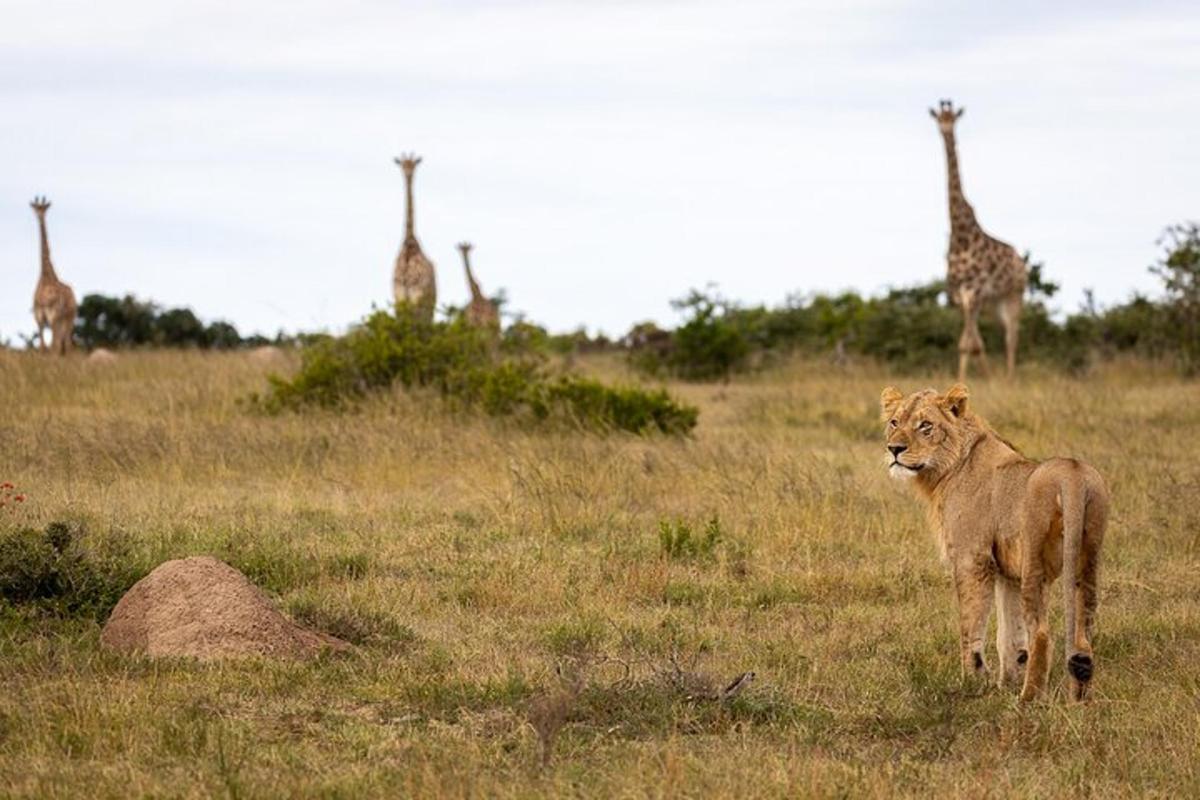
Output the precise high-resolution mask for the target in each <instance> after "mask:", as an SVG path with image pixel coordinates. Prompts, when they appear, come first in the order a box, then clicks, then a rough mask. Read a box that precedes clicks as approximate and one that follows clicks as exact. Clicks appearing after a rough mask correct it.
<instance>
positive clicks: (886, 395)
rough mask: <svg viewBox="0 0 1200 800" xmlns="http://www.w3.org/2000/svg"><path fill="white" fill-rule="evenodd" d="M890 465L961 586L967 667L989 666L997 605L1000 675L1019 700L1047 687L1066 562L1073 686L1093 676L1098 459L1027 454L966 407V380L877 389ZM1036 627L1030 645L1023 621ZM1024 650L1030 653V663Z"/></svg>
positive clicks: (1103, 498)
mask: <svg viewBox="0 0 1200 800" xmlns="http://www.w3.org/2000/svg"><path fill="white" fill-rule="evenodd" d="M880 402H881V406H882V408H883V420H884V423H885V424H886V426H887V451H888V470H889V472H890V473H891V475H892V477H894V478H904V479H910V480H911V481H912V483H913V484H914V485H915V487H916V489H917V491H918V493H919V494H920V495H921V497H923V498H924V500H925V502H926V506H927V512H928V517H929V522H930V525H931V526H932V527H933V530H934V533H935V535H936V536H937V538H938V544H939V545H940V547H941V551H942V558H943V560H944V561H945V562H946V563H947V564H948V565H949V567H950V570H951V573H952V575H953V578H954V587H955V591H956V593H957V595H958V619H959V623H958V626H959V641H960V646H961V655H962V665H963V669H964V670H965V671H967V672H968V673H974V674H977V675H986V674H987V672H988V669H987V663H986V660H985V659H984V656H983V650H984V644H983V638H984V635H985V634H986V632H987V622H988V615H989V613H990V611H991V605H992V595H993V591H994V592H995V601H996V605H997V625H996V645H997V649H998V650H999V654H1000V675H999V679H1000V682H1001V683H1002V684H1003V683H1006V682H1013V683H1015V682H1017V681H1018V680H1019V678H1020V674H1021V669H1022V667H1025V684H1024V687H1023V688H1022V690H1021V699H1022V700H1032V699H1034V698H1035V697H1037V696H1038V694H1039V693H1041V692H1042V691H1044V690H1045V688H1046V680H1047V677H1048V674H1049V671H1050V669H1049V667H1050V652H1051V647H1050V631H1049V624H1048V622H1047V608H1046V601H1045V594H1046V589H1047V588H1049V586H1050V584H1051V583H1053V582H1054V579H1055V578H1057V577H1058V574H1059V572H1065V573H1066V574H1065V576H1064V579H1063V584H1064V586H1063V589H1064V600H1065V602H1066V628H1067V631H1066V651H1067V652H1066V656H1067V672H1068V674H1069V675H1070V689H1071V697H1072V698H1073V699H1075V700H1083V699H1084V698H1085V696H1086V695H1087V690H1088V683H1089V681H1091V678H1092V664H1093V662H1092V644H1091V640H1092V625H1093V621H1094V618H1095V612H1096V571H1097V568H1098V566H1099V557H1100V544H1101V542H1102V540H1103V539H1104V526H1105V523H1106V521H1107V519H1108V503H1109V498H1108V489H1107V488H1106V487H1105V485H1104V479H1103V478H1101V477H1100V473H1098V472H1096V470H1095V469H1093V468H1092V467H1090V466H1088V465H1087V464H1084V463H1083V462H1081V461H1076V460H1074V459H1070V458H1053V459H1050V460H1049V461H1043V462H1041V463H1038V462H1035V461H1030V460H1029V459H1027V458H1025V457H1024V456H1022V455H1021V454H1020V453H1019V452H1017V449H1016V448H1015V447H1013V446H1012V445H1011V444H1009V443H1008V442H1006V441H1005V440H1004V439H1002V438H1000V436H999V435H998V434H997V433H996V432H995V431H994V430H992V428H991V427H990V426H989V425H988V424H987V423H986V422H984V421H983V419H981V418H980V417H978V416H976V415H975V414H973V413H971V412H970V411H968V410H967V388H966V387H965V386H963V385H962V384H957V385H955V386H954V387H953V388H951V389H950V390H949V391H948V392H946V393H945V394H938V393H937V392H936V391H934V390H933V389H926V390H924V391H921V392H917V393H915V394H911V395H909V396H907V397H905V396H904V395H903V394H902V393H901V392H899V391H898V390H896V389H894V388H892V387H888V388H887V389H884V390H883V395H882V397H881V398H880ZM1027 630H1031V631H1033V641H1032V643H1030V644H1028V648H1029V649H1028V651H1027V650H1026V647H1027V640H1026V631H1027ZM1027 661H1028V664H1026V662H1027Z"/></svg>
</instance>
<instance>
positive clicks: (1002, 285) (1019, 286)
mask: <svg viewBox="0 0 1200 800" xmlns="http://www.w3.org/2000/svg"><path fill="white" fill-rule="evenodd" d="M964 110H965V109H962V108H959V109H955V108H954V104H953V103H951V102H950V101H949V100H941V101H939V103H938V110H937V111H934V110H933V109H932V108H931V109H929V114H930V116H932V117H933V118H934V119H935V120H937V124H938V128H939V130H941V132H942V140H943V142H944V143H945V145H946V172H947V175H948V179H949V185H950V247H949V249H948V250H947V252H946V293H947V294H948V295H949V297H950V302H952V303H954V304H955V305H957V306H958V307H959V309H961V310H962V315H963V332H962V336H960V337H959V340H958V378H959V380H964V379H965V378H966V374H967V362H968V361H969V360H970V357H971V356H973V355H977V356H979V359H980V364H981V366H982V367H983V371H984V373H985V374H986V373H987V370H988V365H987V355H986V354H985V353H984V350H983V337H981V336H980V335H979V312H980V311H981V310H982V309H983V308H985V307H988V306H991V305H995V307H996V310H997V311H998V313H999V315H1000V323H1001V324H1002V325H1003V326H1004V350H1005V357H1006V360H1007V366H1008V374H1009V375H1010V376H1011V375H1012V374H1013V370H1015V369H1016V367H1017V336H1018V329H1019V326H1020V324H1021V303H1022V301H1023V298H1024V295H1025V283H1026V280H1027V274H1026V273H1027V268H1026V266H1025V259H1023V258H1021V256H1020V255H1019V254H1018V253H1017V251H1016V249H1015V248H1013V246H1012V245H1010V244H1007V243H1005V242H1002V241H1000V240H999V239H996V238H994V237H992V236H990V235H989V234H988V233H986V232H985V231H984V230H983V228H981V227H979V223H978V222H977V221H976V220H975V210H974V209H973V208H971V204H970V203H968V202H967V198H966V197H965V196H963V191H962V182H961V180H960V178H959V175H958V152H957V150H956V149H955V143H954V123H955V122H957V121H958V118H959V117H961V116H962V115H963V111H964Z"/></svg>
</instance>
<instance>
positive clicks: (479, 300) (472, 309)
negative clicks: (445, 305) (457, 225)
mask: <svg viewBox="0 0 1200 800" xmlns="http://www.w3.org/2000/svg"><path fill="white" fill-rule="evenodd" d="M471 247H472V245H471V243H470V242H461V243H460V244H459V245H458V249H459V250H461V251H462V257H463V267H464V268H465V269H466V271H467V285H468V286H469V287H470V288H471V302H470V303H468V304H467V307H466V310H465V311H464V312H463V315H464V316H465V317H466V319H467V322H469V323H470V324H472V325H475V326H477V327H480V328H487V329H489V330H493V331H496V332H499V330H500V310H499V309H498V308H496V304H495V303H494V302H492V301H491V300H489V299H488V298H487V297H485V296H484V294H483V290H482V289H480V288H479V281H477V280H475V273H473V272H472V271H471Z"/></svg>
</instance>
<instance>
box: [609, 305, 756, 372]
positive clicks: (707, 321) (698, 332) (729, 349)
mask: <svg viewBox="0 0 1200 800" xmlns="http://www.w3.org/2000/svg"><path fill="white" fill-rule="evenodd" d="M671 305H672V307H674V308H676V309H678V310H680V311H684V312H686V313H687V315H688V316H687V318H686V319H685V320H684V323H683V324H682V325H681V326H679V327H678V328H677V329H675V331H673V332H672V333H670V334H666V335H665V336H664V335H663V334H664V332H663V331H661V330H660V329H659V328H658V327H657V326H655V325H654V324H653V323H643V324H641V325H638V326H636V327H634V328H633V329H632V330H631V331H630V332H629V334H628V335H627V336H626V337H625V340H626V342H627V343H629V348H630V357H629V361H630V363H631V364H632V365H633V367H634V368H635V369H639V370H641V371H643V372H646V373H648V374H659V373H662V372H666V373H669V374H671V375H674V376H676V377H679V378H683V379H684V380H692V381H708V380H727V379H728V378H729V376H730V375H732V374H733V373H735V372H739V371H741V370H743V369H745V367H746V364H747V358H748V357H749V355H750V351H751V342H750V339H749V338H748V337H747V335H746V331H745V327H746V326H745V325H744V324H742V323H744V320H743V319H742V317H741V316H740V315H739V313H738V311H737V309H736V308H735V307H734V306H733V305H732V304H731V303H729V302H728V301H726V300H723V299H721V298H720V297H717V296H715V295H712V294H706V293H704V292H701V291H699V290H697V289H693V290H692V291H691V292H690V293H689V294H688V295H686V296H685V297H682V298H679V299H678V300H672V301H671Z"/></svg>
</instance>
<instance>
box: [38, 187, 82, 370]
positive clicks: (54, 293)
mask: <svg viewBox="0 0 1200 800" xmlns="http://www.w3.org/2000/svg"><path fill="white" fill-rule="evenodd" d="M29 205H30V207H32V208H33V213H34V214H36V215H37V220H38V232H39V234H40V237H41V251H42V269H41V274H40V275H39V276H38V282H37V288H35V289H34V291H33V319H34V322H36V323H37V336H38V349H39V350H41V351H42V352H43V353H45V352H47V351H52V352H54V353H57V354H58V355H66V354H67V353H68V352H70V350H71V347H72V345H73V344H74V336H75V313H76V311H77V309H78V307H77V305H76V302H75V292H74V291H72V289H71V287H70V286H68V285H67V284H65V283H63V282H62V281H60V280H59V279H58V275H57V273H55V271H54V264H53V262H52V261H51V260H50V239H49V236H48V235H47V233H46V212H47V211H49V210H50V203H49V201H47V200H46V198H44V197H35V198H34V199H33V202H32V203H30V204H29ZM46 329H49V330H50V336H51V344H50V345H49V346H47V344H46V334H45V331H46Z"/></svg>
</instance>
